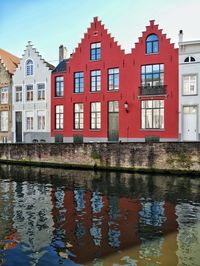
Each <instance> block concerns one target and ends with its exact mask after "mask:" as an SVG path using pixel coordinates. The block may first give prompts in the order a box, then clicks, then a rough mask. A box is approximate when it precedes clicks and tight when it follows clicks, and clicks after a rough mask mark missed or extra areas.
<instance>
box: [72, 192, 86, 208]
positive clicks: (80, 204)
mask: <svg viewBox="0 0 200 266" xmlns="http://www.w3.org/2000/svg"><path fill="white" fill-rule="evenodd" d="M74 198H75V200H76V206H77V207H76V210H77V211H79V212H80V211H82V210H83V209H84V208H85V201H84V190H82V189H77V190H74Z"/></svg>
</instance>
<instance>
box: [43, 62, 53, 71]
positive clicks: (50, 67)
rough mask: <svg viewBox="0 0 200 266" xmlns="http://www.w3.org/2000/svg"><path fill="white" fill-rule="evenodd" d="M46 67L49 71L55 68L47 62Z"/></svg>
mask: <svg viewBox="0 0 200 266" xmlns="http://www.w3.org/2000/svg"><path fill="white" fill-rule="evenodd" d="M45 63H46V65H47V66H48V68H49V69H50V70H54V68H55V66H53V65H52V64H50V63H48V62H47V61H45Z"/></svg>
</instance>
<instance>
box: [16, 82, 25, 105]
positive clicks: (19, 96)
mask: <svg viewBox="0 0 200 266" xmlns="http://www.w3.org/2000/svg"><path fill="white" fill-rule="evenodd" d="M19 88H21V90H20V91H17V89H19ZM18 99H20V100H18ZM22 101H23V87H22V86H20V85H19V86H15V102H16V103H20V102H22Z"/></svg>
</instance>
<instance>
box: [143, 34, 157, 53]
mask: <svg viewBox="0 0 200 266" xmlns="http://www.w3.org/2000/svg"><path fill="white" fill-rule="evenodd" d="M146 53H147V54H155V53H158V36H157V35H156V34H151V35H149V36H148V37H147V39H146Z"/></svg>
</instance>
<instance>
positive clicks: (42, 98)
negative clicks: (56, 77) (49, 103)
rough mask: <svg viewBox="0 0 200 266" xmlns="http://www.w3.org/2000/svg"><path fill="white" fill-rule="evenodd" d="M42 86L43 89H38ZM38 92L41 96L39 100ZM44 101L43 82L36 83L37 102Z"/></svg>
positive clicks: (44, 89)
mask: <svg viewBox="0 0 200 266" xmlns="http://www.w3.org/2000/svg"><path fill="white" fill-rule="evenodd" d="M40 85H43V86H44V87H43V88H42V89H39V86H40ZM39 91H40V93H41V95H42V97H41V98H39ZM45 100H46V84H45V83H44V82H40V83H37V101H39V102H40V101H45Z"/></svg>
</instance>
